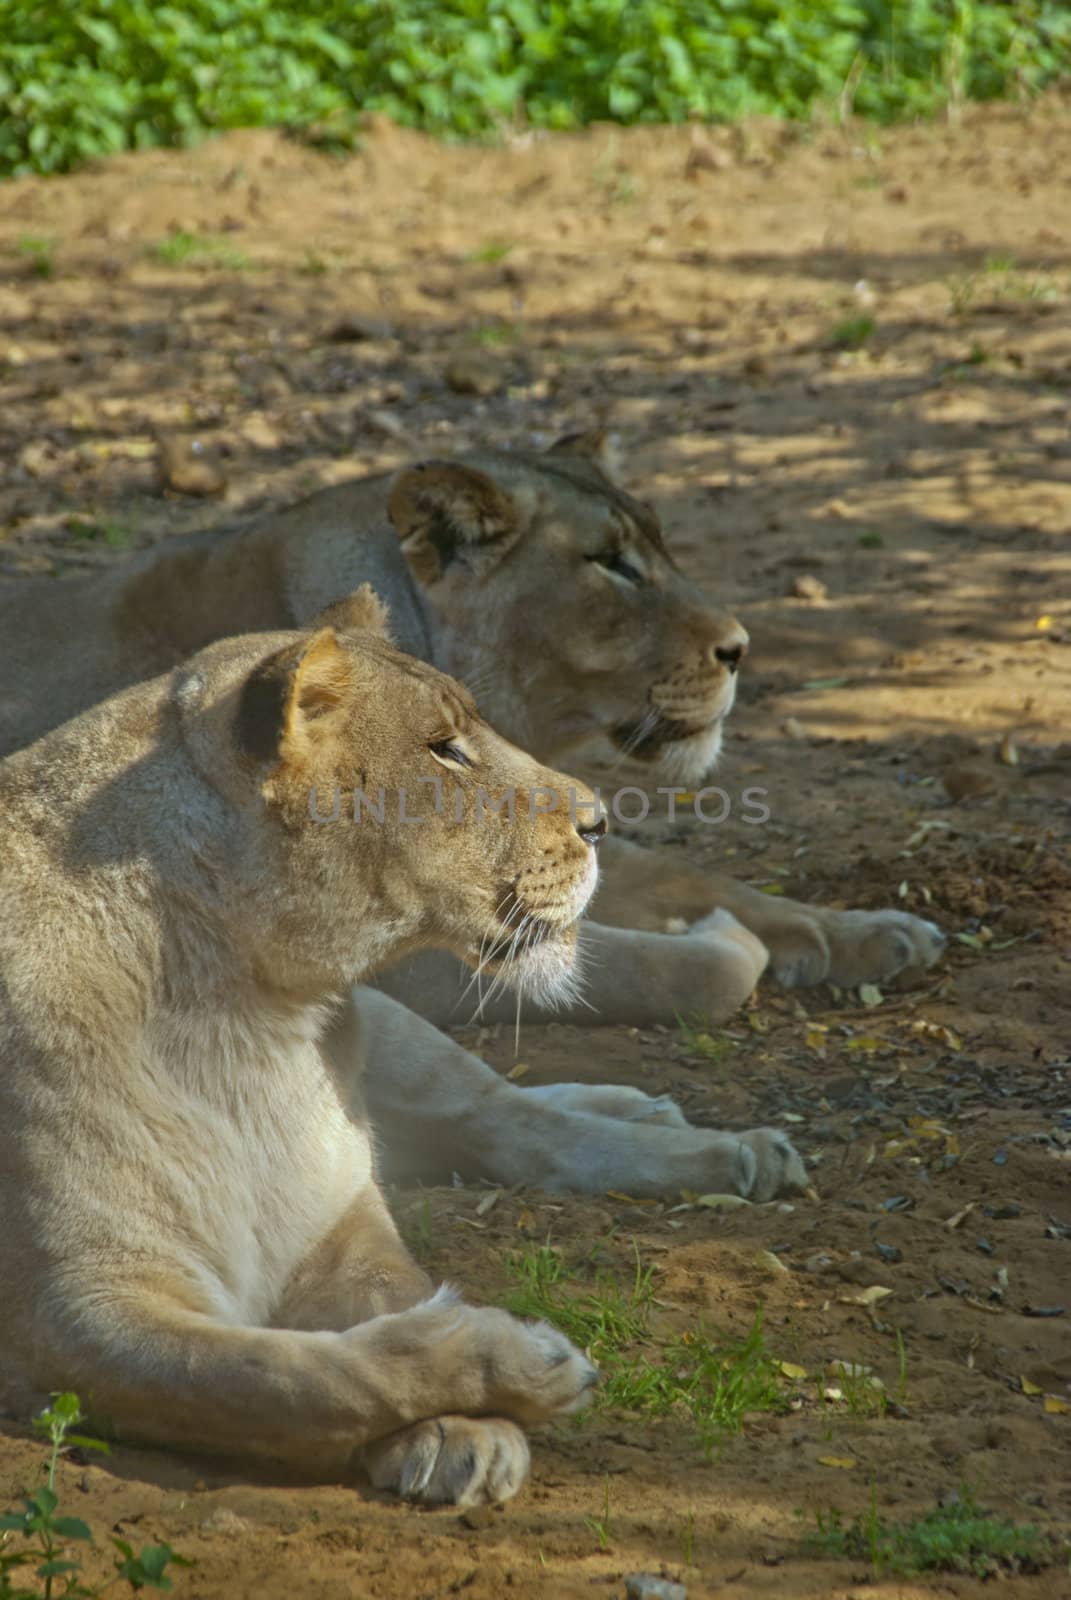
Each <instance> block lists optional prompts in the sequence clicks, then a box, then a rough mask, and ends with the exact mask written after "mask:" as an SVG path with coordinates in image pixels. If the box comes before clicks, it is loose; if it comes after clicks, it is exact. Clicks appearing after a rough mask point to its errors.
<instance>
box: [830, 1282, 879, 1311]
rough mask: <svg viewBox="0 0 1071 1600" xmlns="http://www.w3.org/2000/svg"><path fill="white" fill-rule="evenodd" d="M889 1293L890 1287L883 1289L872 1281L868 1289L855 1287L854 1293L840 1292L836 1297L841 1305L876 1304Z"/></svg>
mask: <svg viewBox="0 0 1071 1600" xmlns="http://www.w3.org/2000/svg"><path fill="white" fill-rule="evenodd" d="M891 1294H892V1290H891V1289H883V1288H882V1286H881V1284H880V1283H872V1284H871V1285H870V1287H869V1289H856V1290H855V1292H854V1294H842V1295H838V1296H837V1298H838V1299H839V1301H840V1303H841V1305H842V1306H876V1305H877V1304H878V1302H879V1301H880V1300H885V1299H887V1298H888V1297H889V1295H891Z"/></svg>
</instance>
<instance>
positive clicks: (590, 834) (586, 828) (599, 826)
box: [576, 814, 606, 849]
mask: <svg viewBox="0 0 1071 1600" xmlns="http://www.w3.org/2000/svg"><path fill="white" fill-rule="evenodd" d="M576 831H577V833H578V834H579V835H580V837H581V838H582V839H583V841H584V843H585V844H590V845H591V846H592V848H593V849H594V848H595V847H596V846H597V845H598V844H599V842H600V840H602V839H605V838H606V816H605V814H603V815H602V816H600V817H599V819H598V821H597V822H578V823H577V824H576Z"/></svg>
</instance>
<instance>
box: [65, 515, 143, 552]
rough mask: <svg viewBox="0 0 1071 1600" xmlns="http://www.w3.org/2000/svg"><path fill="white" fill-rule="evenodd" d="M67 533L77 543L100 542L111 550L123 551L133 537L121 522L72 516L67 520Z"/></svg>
mask: <svg viewBox="0 0 1071 1600" xmlns="http://www.w3.org/2000/svg"><path fill="white" fill-rule="evenodd" d="M66 527H67V532H68V533H69V534H70V536H71V538H72V539H74V540H76V541H77V542H78V543H80V544H83V543H95V542H96V541H98V540H100V541H101V542H102V543H103V544H106V545H108V546H109V548H110V549H112V550H125V549H126V548H127V546H128V545H129V544H130V542H131V540H132V539H133V537H134V535H133V533H132V531H131V530H130V529H129V528H128V527H126V526H125V524H123V523H122V522H115V521H112V520H110V519H108V520H103V519H100V518H98V517H80V516H73V517H68V518H67V523H66Z"/></svg>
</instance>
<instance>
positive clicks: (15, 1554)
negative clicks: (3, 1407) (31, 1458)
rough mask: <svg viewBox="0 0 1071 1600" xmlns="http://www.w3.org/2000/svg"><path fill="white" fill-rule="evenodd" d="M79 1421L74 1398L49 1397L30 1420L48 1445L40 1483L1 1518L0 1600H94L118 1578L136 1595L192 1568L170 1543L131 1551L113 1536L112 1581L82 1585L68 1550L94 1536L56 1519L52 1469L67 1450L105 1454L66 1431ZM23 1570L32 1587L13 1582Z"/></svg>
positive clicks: (83, 1526) (75, 1520) (78, 1523)
mask: <svg viewBox="0 0 1071 1600" xmlns="http://www.w3.org/2000/svg"><path fill="white" fill-rule="evenodd" d="M81 1421H82V1412H81V1408H80V1406H79V1403H78V1396H77V1395H76V1394H57V1395H53V1397H52V1404H51V1405H50V1406H48V1407H46V1409H45V1410H44V1411H42V1412H40V1414H39V1415H38V1416H36V1417H35V1418H34V1428H35V1429H36V1431H37V1432H38V1433H41V1434H43V1435H44V1436H45V1438H46V1439H47V1440H48V1442H49V1447H50V1448H49V1454H48V1460H47V1464H46V1467H45V1482H44V1484H43V1486H42V1487H41V1488H40V1489H38V1490H37V1492H36V1493H35V1494H31V1495H30V1496H28V1498H27V1499H26V1500H24V1501H23V1508H22V1510H21V1511H8V1512H7V1513H5V1514H4V1515H3V1516H0V1600H53V1596H60V1595H62V1596H64V1597H66V1600H96V1597H97V1596H99V1595H101V1594H103V1593H104V1591H105V1589H108V1588H110V1587H111V1583H114V1582H116V1581H117V1580H119V1579H121V1580H122V1581H123V1582H125V1583H126V1584H128V1585H129V1587H130V1589H131V1591H132V1592H133V1593H135V1594H136V1593H137V1592H138V1591H139V1590H141V1589H170V1588H171V1579H170V1577H168V1575H167V1568H168V1567H169V1566H177V1567H189V1566H192V1562H190V1561H188V1560H187V1559H186V1557H185V1556H180V1555H176V1554H175V1552H174V1550H172V1549H171V1546H170V1545H166V1544H147V1545H143V1546H142V1548H141V1550H140V1551H139V1552H137V1553H135V1551H134V1549H133V1547H132V1546H131V1545H129V1544H127V1542H126V1541H125V1540H124V1539H117V1538H116V1537H115V1536H114V1535H113V1536H112V1544H113V1545H114V1547H115V1550H116V1552H117V1556H116V1560H115V1578H113V1579H112V1580H111V1583H107V1584H103V1585H100V1586H99V1587H93V1586H90V1585H87V1584H85V1583H83V1582H82V1580H81V1570H82V1563H81V1562H80V1561H79V1560H78V1558H77V1557H76V1556H75V1555H73V1553H71V1550H70V1547H71V1546H72V1545H77V1544H92V1542H93V1534H92V1531H91V1529H90V1528H89V1526H88V1524H87V1523H85V1522H83V1521H82V1519H81V1517H69V1516H66V1515H63V1516H61V1515H59V1495H58V1494H57V1492H56V1467H57V1465H58V1463H59V1458H60V1456H61V1455H62V1454H63V1453H64V1451H66V1450H68V1449H70V1448H71V1447H72V1446H76V1447H77V1448H78V1449H80V1450H100V1451H104V1452H107V1449H108V1446H107V1445H106V1444H103V1443H102V1442H101V1441H100V1440H99V1439H89V1438H87V1437H86V1436H85V1435H84V1434H80V1433H73V1432H72V1431H71V1430H72V1429H73V1428H75V1427H77V1425H78V1423H79V1422H81ZM13 1540H17V1541H19V1542H18V1543H14V1542H12V1541H13ZM27 1568H32V1569H33V1577H34V1578H35V1579H36V1580H37V1583H36V1584H35V1585H34V1587H33V1588H32V1589H25V1588H22V1587H21V1586H17V1585H16V1582H15V1574H22V1573H23V1572H24V1571H25V1569H27Z"/></svg>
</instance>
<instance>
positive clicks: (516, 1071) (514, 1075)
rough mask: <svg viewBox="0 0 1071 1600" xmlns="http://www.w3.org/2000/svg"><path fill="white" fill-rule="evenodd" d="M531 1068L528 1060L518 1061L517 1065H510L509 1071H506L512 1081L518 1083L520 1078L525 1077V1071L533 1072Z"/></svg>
mask: <svg viewBox="0 0 1071 1600" xmlns="http://www.w3.org/2000/svg"><path fill="white" fill-rule="evenodd" d="M531 1070H532V1069H531V1067H530V1066H529V1065H528V1063H527V1061H518V1063H517V1065H516V1066H515V1067H510V1069H509V1071H508V1072H507V1073H506V1077H507V1078H508V1079H509V1081H510V1083H516V1082H517V1079H518V1078H523V1077H524V1075H525V1073H526V1072H531Z"/></svg>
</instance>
